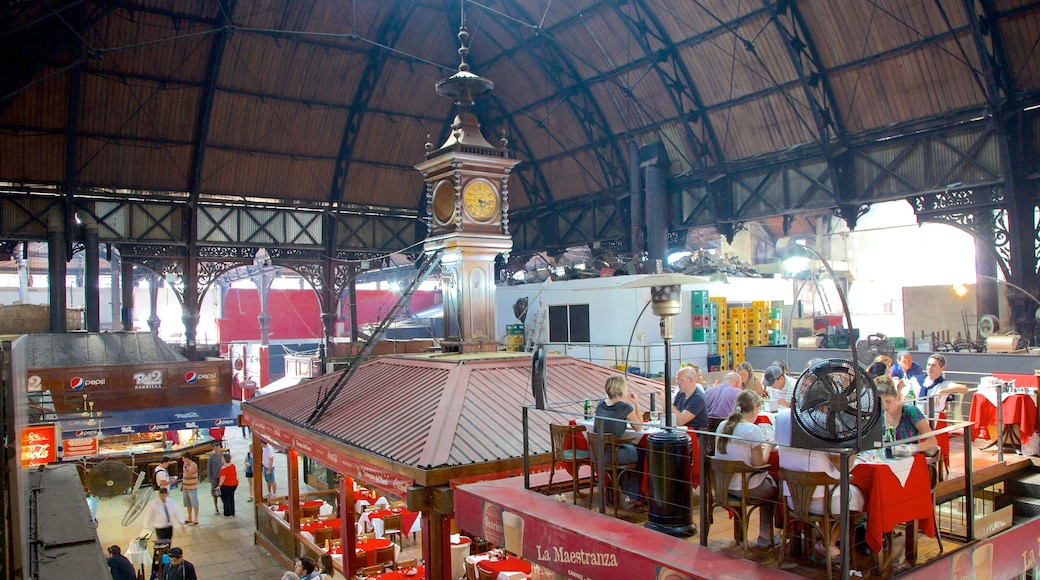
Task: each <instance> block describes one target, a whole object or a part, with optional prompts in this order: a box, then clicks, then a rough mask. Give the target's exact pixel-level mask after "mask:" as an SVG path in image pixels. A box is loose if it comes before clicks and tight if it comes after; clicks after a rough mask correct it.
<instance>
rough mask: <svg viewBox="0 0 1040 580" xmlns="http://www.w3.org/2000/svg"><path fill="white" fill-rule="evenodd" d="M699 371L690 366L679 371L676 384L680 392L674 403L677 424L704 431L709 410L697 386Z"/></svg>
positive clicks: (673, 409)
mask: <svg viewBox="0 0 1040 580" xmlns="http://www.w3.org/2000/svg"><path fill="white" fill-rule="evenodd" d="M698 371H699V369H698V368H697V367H695V366H688V367H683V368H681V369H679V372H677V373H676V374H675V382H676V384H677V386H678V387H679V392H678V393H676V395H675V400H674V401H672V411H673V412H674V413H675V424H676V425H680V426H686V427H690V428H692V429H704V428H706V427H707V426H708V409H707V405H706V403H705V402H704V393H703V392H701V389H700V387H699V386H697V375H698Z"/></svg>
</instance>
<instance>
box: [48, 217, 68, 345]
mask: <svg viewBox="0 0 1040 580" xmlns="http://www.w3.org/2000/svg"><path fill="white" fill-rule="evenodd" d="M65 234H66V228H65V212H64V211H63V210H61V209H59V208H57V207H55V208H52V209H51V210H50V212H48V213H47V289H48V293H49V294H50V296H49V300H48V304H49V307H50V331H51V332H59V333H60V332H68V323H67V322H66V319H65V309H66V306H67V304H66V297H65V275H66V273H67V272H68V268H67V266H66V264H65V261H66V254H65V248H66V235H65Z"/></svg>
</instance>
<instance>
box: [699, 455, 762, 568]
mask: <svg viewBox="0 0 1040 580" xmlns="http://www.w3.org/2000/svg"><path fill="white" fill-rule="evenodd" d="M765 471H766V468H765V467H750V466H748V465H747V464H746V463H744V462H743V461H730V460H727V459H716V458H715V457H708V494H709V495H710V499H709V503H708V515H709V526H710V523H711V519H712V513H713V512H714V511H715V508H716V507H722V508H726V509H730V510H733V512H734V516H733V517H734V521H733V537H734V539H735V540H737V541H738V542H742V543H743V544H744V557H745V558H746V557H747V556H748V554H749V553H750V549H749V547H748V540H747V528H748V519H749V518H750V516H751V512H752V511H754V510H755V508H758V507H761V506H763V505H766V504H767V503H769V501H770V500H761V499H752V498H751V497H750V496H749V495H748V481H749V479H750V478H751V476H752V475H755V474H757V473H764V472H765ZM734 477H739V478H740V491H739V492H735V491H731V490H730V483H731V482H732V481H733V478H734ZM705 533H707V530H705Z"/></svg>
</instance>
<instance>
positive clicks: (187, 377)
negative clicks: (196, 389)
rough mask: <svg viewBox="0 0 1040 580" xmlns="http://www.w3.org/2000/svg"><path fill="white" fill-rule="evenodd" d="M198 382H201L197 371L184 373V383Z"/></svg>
mask: <svg viewBox="0 0 1040 580" xmlns="http://www.w3.org/2000/svg"><path fill="white" fill-rule="evenodd" d="M197 380H199V374H198V373H196V372H195V371H188V372H186V373H184V382H186V383H188V384H192V383H194V382H195V381H197Z"/></svg>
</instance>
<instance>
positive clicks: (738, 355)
mask: <svg viewBox="0 0 1040 580" xmlns="http://www.w3.org/2000/svg"><path fill="white" fill-rule="evenodd" d="M750 337H751V308H749V307H747V306H730V307H729V341H730V352H731V353H732V354H731V357H730V364H731V365H732V366H733V367H736V366H737V365H739V364H740V363H742V362H744V360H745V359H744V350H745V349H746V348H747V347H748V345H749V344H750Z"/></svg>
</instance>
